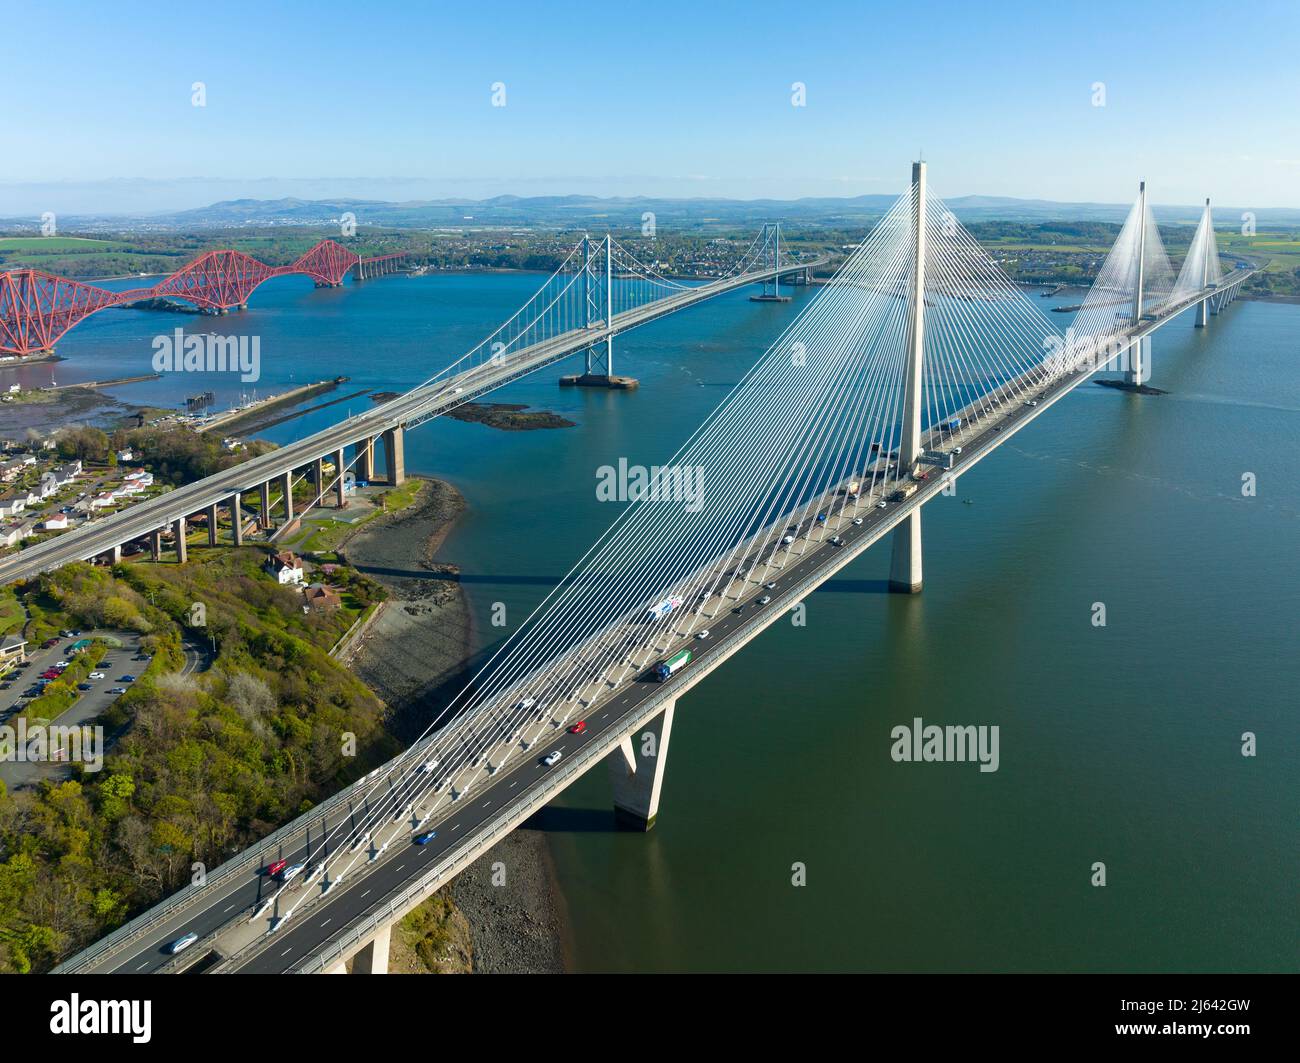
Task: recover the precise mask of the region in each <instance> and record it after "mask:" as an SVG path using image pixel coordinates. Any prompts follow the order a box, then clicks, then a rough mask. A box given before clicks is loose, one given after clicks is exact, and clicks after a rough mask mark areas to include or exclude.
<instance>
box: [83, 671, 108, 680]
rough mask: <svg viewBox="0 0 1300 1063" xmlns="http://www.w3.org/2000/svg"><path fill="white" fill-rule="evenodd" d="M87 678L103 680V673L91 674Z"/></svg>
mask: <svg viewBox="0 0 1300 1063" xmlns="http://www.w3.org/2000/svg"><path fill="white" fill-rule="evenodd" d="M87 678H88V679H103V678H104V673H103V672H91V673H90V675H89V676H87Z"/></svg>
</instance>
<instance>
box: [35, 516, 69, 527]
mask: <svg viewBox="0 0 1300 1063" xmlns="http://www.w3.org/2000/svg"><path fill="white" fill-rule="evenodd" d="M67 526H68V515H67V514H66V513H56V514H54V516H52V517H46V518H45V520H44V521H43V522H42V523H41V528H42V529H44V530H45V531H63V530H64V529H65V528H67Z"/></svg>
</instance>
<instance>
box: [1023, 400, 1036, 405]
mask: <svg viewBox="0 0 1300 1063" xmlns="http://www.w3.org/2000/svg"><path fill="white" fill-rule="evenodd" d="M1025 405H1026V406H1037V405H1038V400H1037V399H1030V400H1029V401H1028V402H1027V403H1025Z"/></svg>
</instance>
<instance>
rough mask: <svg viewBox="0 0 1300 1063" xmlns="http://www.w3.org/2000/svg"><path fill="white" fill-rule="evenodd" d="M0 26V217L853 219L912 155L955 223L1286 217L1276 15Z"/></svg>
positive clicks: (315, 9) (905, 173) (859, 11)
mask: <svg viewBox="0 0 1300 1063" xmlns="http://www.w3.org/2000/svg"><path fill="white" fill-rule="evenodd" d="M6 7H8V11H7V12H6V14H5V17H4V20H3V21H4V36H3V38H0V99H3V100H4V101H5V105H4V107H3V111H2V112H0V136H2V137H3V140H2V142H3V143H4V144H5V147H6V150H4V151H3V152H0V216H5V215H14V214H16V213H19V212H30V211H40V210H46V209H48V210H56V211H64V212H67V211H97V210H122V209H137V210H150V209H152V210H163V209H177V208H184V207H192V206H200V205H204V204H206V203H208V202H211V201H212V200H215V199H225V198H236V197H239V196H244V195H247V196H252V197H256V198H275V197H277V196H280V195H285V194H297V195H307V196H313V195H352V196H357V197H361V198H382V199H410V198H440V197H444V196H463V197H466V198H484V197H487V196H493V195H499V194H515V195H553V194H569V193H584V194H595V195H647V196H656V197H663V196H672V197H697V196H706V197H727V198H737V199H755V198H779V199H793V198H799V197H803V196H852V195H859V194H863V193H894V192H898V191H901V189H902V188H903V187H904V185H905V184H906V183H907V180H908V178H909V173H910V168H909V167H910V162H911V160H912V159H914V158H916V157H917V156H918V154H919V153H923V154H924V157H925V159H926V160H927V161H928V162H929V175H930V182H931V185H932V186H933V187H934V188H935V190H936V191H937V192H938V193H939V194H940V195H942V196H945V197H948V198H953V197H957V196H962V195H972V194H974V195H998V196H1016V197H1024V198H1037V199H1051V200H1062V201H1087V202H1126V201H1129V200H1131V199H1132V198H1133V195H1134V192H1135V189H1136V186H1137V182H1138V180H1139V179H1142V178H1145V179H1146V180H1147V182H1148V187H1149V189H1150V193H1151V198H1152V199H1153V201H1155V202H1158V203H1171V204H1173V203H1177V204H1187V203H1195V202H1199V201H1200V200H1202V199H1204V197H1205V196H1207V195H1209V196H1212V197H1213V198H1214V199H1215V200H1216V202H1220V203H1230V204H1234V205H1239V206H1242V207H1267V206H1289V207H1300V62H1297V59H1298V58H1300V4H1298V3H1296V2H1295V0H1285V2H1276V3H1274V2H1271V0H1252V3H1251V4H1250V5H1249V7H1248V8H1247V7H1242V8H1240V9H1236V8H1233V7H1232V6H1231V5H1229V6H1227V7H1225V6H1224V5H1222V4H1221V3H1214V4H1210V3H1200V2H1198V0H1179V2H1167V0H1150V2H1146V0H1128V2H1125V3H1113V4H1112V3H1109V2H1106V0H1096V2H1089V3H1087V4H1077V3H1076V4H1063V3H1056V2H1050V0H1047V2H1040V3H1038V4H1025V3H1019V2H1017V3H1014V4H1009V3H1008V4H1003V3H997V2H985V3H953V4H945V3H924V2H907V3H898V2H894V3H889V4H878V3H867V2H858V3H836V2H823V0H817V2H814V3H801V2H798V0H783V2H780V3H766V2H756V0H746V2H744V3H726V2H715V0H693V2H677V0H666V2H664V0H661V2H657V3H655V4H653V5H650V4H633V3H621V2H617V0H603V2H599V3H595V2H581V3H559V2H554V0H549V2H548V0H530V2H527V3H514V2H508V0H478V2H477V3H456V2H447V0H442V2H434V0H428V2H414V0H411V2H407V3H386V2H383V0H366V2H358V0H347V2H334V0H313V2H311V3H295V2H277V0H263V2H261V3H241V2H238V0H236V2H223V3H221V4H193V3H175V2H171V3H166V4H162V3H158V4H154V3H143V2H141V3H133V2H131V0H122V2H115V3H113V4H105V3H102V0H94V2H78V3H74V2H59V0H48V2H44V3H41V4H30V3H27V4H23V3H19V2H17V0H8V2H7V4H6ZM1236 10H1240V11H1241V12H1242V13H1241V14H1240V15H1238V14H1235V13H1234V11H1236ZM196 82H201V83H202V86H203V104H204V105H203V106H195V105H194V97H195V89H194V85H195V83H196ZM796 83H798V84H801V85H802V86H803V87H804V89H803V93H804V95H803V103H804V105H803V106H795V105H794V102H795V100H796V94H797V93H798V91H799V90H798V89H797V88H796V87H795V86H796ZM494 85H496V86H503V89H504V106H494V105H493V102H494V101H493V93H494ZM502 98H503V97H502V91H501V89H500V88H498V90H497V92H496V100H497V102H501V101H502ZM1099 103H1100V104H1101V105H1098V104H1099Z"/></svg>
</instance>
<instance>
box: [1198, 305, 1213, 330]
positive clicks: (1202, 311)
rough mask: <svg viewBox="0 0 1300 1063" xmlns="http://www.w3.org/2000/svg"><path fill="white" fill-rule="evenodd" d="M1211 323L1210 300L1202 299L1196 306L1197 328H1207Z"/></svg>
mask: <svg viewBox="0 0 1300 1063" xmlns="http://www.w3.org/2000/svg"><path fill="white" fill-rule="evenodd" d="M1209 323H1210V300H1208V299H1202V300H1201V301H1200V303H1198V304H1197V306H1196V327H1197V328H1205V326H1206V325H1208V324H1209Z"/></svg>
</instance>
